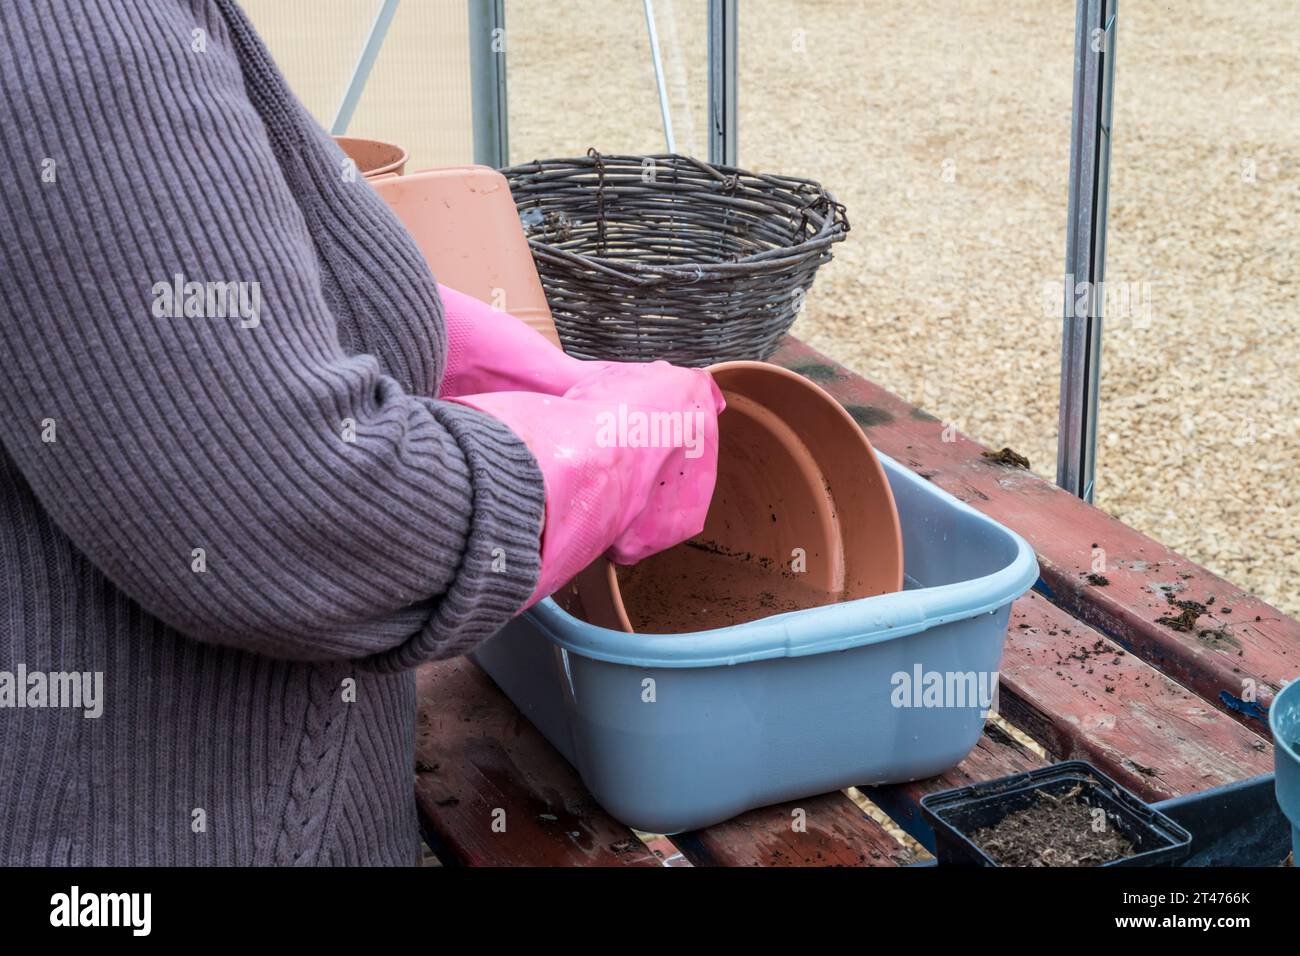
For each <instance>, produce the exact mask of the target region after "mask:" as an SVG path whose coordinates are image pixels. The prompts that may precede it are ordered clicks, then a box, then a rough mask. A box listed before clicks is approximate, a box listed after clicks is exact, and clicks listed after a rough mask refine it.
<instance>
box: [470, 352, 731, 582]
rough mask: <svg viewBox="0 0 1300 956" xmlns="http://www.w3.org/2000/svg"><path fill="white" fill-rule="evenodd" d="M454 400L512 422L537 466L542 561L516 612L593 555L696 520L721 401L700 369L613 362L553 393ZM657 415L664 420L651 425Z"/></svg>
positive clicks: (640, 548)
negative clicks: (542, 507)
mask: <svg viewBox="0 0 1300 956" xmlns="http://www.w3.org/2000/svg"><path fill="white" fill-rule="evenodd" d="M453 401H457V402H460V403H462V404H464V405H468V406H470V407H471V408H477V409H478V410H479V411H482V412H486V413H487V414H489V415H491V416H492V417H493V418H496V419H497V420H499V421H501V422H502V423H503V424H505V425H506V426H507V427H509V428H510V429H511V430H512V431H514V432H515V434H517V435H518V436H519V437H520V438H521V439H523V441H524V443H525V444H526V445H527V446H528V449H529V451H531V452H532V453H533V456H534V457H535V458H536V459H537V464H538V466H539V467H540V469H541V472H542V479H543V481H544V482H545V485H546V518H545V525H544V528H543V531H542V553H541V564H542V569H541V574H540V575H539V577H538V581H537V587H536V588H535V589H534V591H533V594H532V596H531V597H530V598H529V599H528V603H527V604H525V605H524V607H525V608H527V607H531V606H532V605H533V604H535V603H536V602H537V601H539V600H541V599H542V598H543V597H546V596H547V595H548V594H553V593H554V592H555V591H558V590H559V589H560V588H561V587H562V586H563V585H564V584H565V583H567V582H568V581H569V580H570V579H571V578H572V577H573V576H574V575H575V574H577V573H578V572H579V571H581V570H582V569H583V568H585V567H586V566H587V565H588V564H590V563H591V562H592V561H594V560H595V559H596V558H598V557H600V556H601V555H602V554H603V555H605V556H606V557H607V558H609V559H610V560H611V561H614V562H615V563H617V564H635V563H636V562H637V561H640V560H641V559H642V558H645V557H648V556H649V555H652V554H655V553H656V552H658V551H662V550H664V549H665V548H671V547H672V546H673V545H675V544H679V543H680V542H682V541H685V540H686V539H687V538H689V537H691V536H692V535H695V534H698V533H699V532H700V530H701V529H702V528H703V527H704V518H705V515H706V514H707V513H708V510H709V502H710V500H711V499H712V498H713V485H714V483H715V481H716V480H717V472H718V415H719V414H720V413H721V412H722V410H723V408H724V407H725V403H724V402H723V400H722V393H721V392H720V391H719V390H718V387H717V385H715V384H714V382H713V378H712V377H711V376H710V375H709V373H708V372H705V371H704V370H703V369H688V368H678V367H676V366H673V365H669V364H668V363H667V362H651V363H647V364H634V363H626V364H624V363H614V364H611V365H609V366H607V367H605V368H601V369H598V370H596V371H595V372H593V373H592V374H591V375H589V376H587V377H586V378H583V379H582V380H581V381H580V382H578V383H577V384H576V385H574V386H573V387H572V388H570V389H569V390H568V391H567V392H566V393H565V394H564V395H563V396H562V397H560V396H549V395H539V394H536V393H531V392H494V393H488V394H482V395H463V396H459V397H457V398H455V399H453ZM664 422H668V423H669V425H670V427H668V428H665V429H660V428H659V427H658V426H659V425H660V424H662V423H664ZM652 423H655V424H654V426H653V427H652ZM675 425H679V427H672V426H675ZM665 443H666V444H665ZM656 445H657V446H658V447H656Z"/></svg>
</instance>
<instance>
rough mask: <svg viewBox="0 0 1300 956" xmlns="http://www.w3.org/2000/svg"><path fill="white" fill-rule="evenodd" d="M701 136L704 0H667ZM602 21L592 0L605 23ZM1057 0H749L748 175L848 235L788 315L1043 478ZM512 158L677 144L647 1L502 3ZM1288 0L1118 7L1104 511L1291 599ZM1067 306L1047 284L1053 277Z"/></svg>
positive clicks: (675, 81)
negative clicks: (663, 97) (662, 97)
mask: <svg viewBox="0 0 1300 956" xmlns="http://www.w3.org/2000/svg"><path fill="white" fill-rule="evenodd" d="M656 8H657V11H658V17H657V23H658V26H659V31H660V38H661V42H662V43H663V45H664V55H665V66H666V71H667V75H668V80H669V85H670V89H671V91H672V100H673V115H674V123H675V126H676V130H677V134H678V141H679V149H680V150H681V151H683V152H691V151H693V152H695V153H697V154H699V155H703V154H704V153H705V151H706V147H705V139H704V137H703V129H704V125H703V124H704V120H705V95H706V94H705V90H706V81H705V73H704V69H703V64H704V33H703V25H704V23H705V16H704V10H705V7H704V3H703V2H702V0H658V2H657V3H656ZM593 10H599V14H594V13H593V12H592V11H593ZM1073 11H1074V4H1073V3H1072V2H1069V0H1025V2H1022V3H1020V4H1001V5H997V4H994V5H990V4H985V3H977V2H973V0H961V2H958V0H946V2H943V0H932V2H929V3H926V4H915V5H902V4H896V3H884V2H879V0H869V2H863V0H794V2H791V0H780V2H779V0H745V2H744V3H742V4H741V28H740V29H741V68H740V69H741V111H740V130H741V143H740V155H741V163H742V165H744V166H746V167H749V168H752V169H761V170H770V171H774V172H782V173H790V174H795V175H804V176H809V177H812V178H815V179H818V180H820V181H822V182H823V183H825V184H826V185H827V186H828V187H829V188H830V189H831V190H832V191H833V192H835V193H836V194H837V196H838V197H839V198H840V199H841V200H842V201H843V202H845V203H846V204H847V206H848V209H849V216H850V219H851V221H852V224H853V232H852V234H851V235H850V238H849V240H848V241H847V242H846V243H844V244H842V245H841V246H839V247H838V250H839V251H838V252H837V255H836V259H835V261H834V262H833V263H831V264H830V265H828V266H827V267H826V268H825V269H824V270H823V271H822V273H821V274H820V275H819V277H818V279H817V284H816V286H815V288H814V290H813V293H812V294H811V296H810V297H809V300H808V307H807V310H806V312H805V314H804V315H803V316H802V317H801V318H800V320H799V322H798V323H797V325H796V327H795V332H796V333H797V334H799V335H800V336H802V337H803V338H804V339H806V340H807V341H808V342H810V343H811V344H812V345H814V346H815V347H817V348H819V349H821V350H822V351H824V352H826V353H828V354H830V355H832V356H834V357H835V358H836V359H838V360H839V361H841V362H843V363H844V364H846V365H849V366H851V367H852V368H854V369H856V370H857V371H859V372H861V373H863V374H864V375H866V376H868V377H869V378H871V379H873V380H875V381H877V382H879V383H881V384H883V385H885V386H887V387H889V388H890V389H892V390H894V391H896V392H898V393H899V394H901V395H903V396H905V397H907V398H908V399H910V400H912V401H915V402H917V403H919V404H921V405H922V406H924V407H925V408H926V409H928V410H929V411H931V412H933V413H934V414H936V415H939V416H940V417H942V418H944V419H945V420H946V421H950V422H953V423H954V424H956V425H957V426H958V427H959V428H961V429H962V430H963V431H965V432H967V433H968V434H970V435H972V436H974V437H976V438H978V439H980V440H982V441H984V442H986V443H987V444H990V445H994V446H997V447H1001V446H1002V445H1010V446H1012V447H1013V448H1015V449H1017V450H1018V451H1020V452H1022V453H1023V454H1025V455H1027V456H1028V457H1029V459H1030V461H1031V462H1032V464H1033V468H1034V471H1036V472H1037V473H1039V474H1041V475H1043V476H1045V477H1048V478H1051V477H1052V476H1053V475H1054V472H1055V444H1056V408H1057V389H1058V369H1059V365H1058V363H1059V355H1060V352H1059V349H1060V319H1059V318H1058V317H1057V315H1056V314H1055V311H1054V306H1055V303H1053V308H1052V309H1051V310H1049V309H1048V308H1047V307H1045V299H1046V298H1047V295H1046V293H1045V287H1048V286H1049V284H1050V283H1052V282H1056V283H1058V285H1057V288H1058V289H1059V282H1060V270H1061V267H1062V262H1063V259H1064V251H1065V249H1064V226H1065V215H1066V180H1067V171H1068V158H1067V149H1068V140H1069V120H1070V84H1071V64H1072V51H1073V31H1074V22H1073ZM507 24H508V29H509V37H510V47H509V52H510V60H509V64H510V77H509V80H510V96H511V117H510V135H511V156H512V159H513V160H515V161H520V160H524V159H529V158H534V157H546V156H561V155H564V156H568V155H580V154H581V153H582V152H583V151H585V150H586V148H587V147H588V146H589V145H596V146H598V147H599V148H600V149H602V150H603V151H606V152H657V151H660V150H662V148H663V138H662V133H661V126H660V120H659V112H658V103H657V99H656V93H655V87H654V76H653V72H652V70H651V66H650V58H649V48H648V44H647V42H646V33H645V22H644V19H643V15H642V10H641V4H639V3H633V2H630V0H628V2H624V3H619V4H613V3H604V4H602V5H600V6H598V7H597V6H596V5H588V4H583V5H579V4H573V5H561V4H558V3H538V2H535V0H530V2H527V3H524V2H519V0H512V2H510V3H509V5H508V10H507ZM1296 27H1297V11H1296V9H1295V7H1294V6H1293V4H1292V3H1290V2H1289V0H1249V2H1248V0H1243V2H1239V3H1235V4H1231V5H1222V4H1216V3H1212V2H1209V0H1180V2H1178V3H1172V2H1153V0H1126V2H1125V3H1124V4H1123V7H1122V10H1121V16H1120V32H1119V48H1118V57H1117V61H1116V62H1117V71H1118V73H1117V84H1116V93H1115V110H1116V114H1115V122H1114V130H1115V140H1114V151H1113V154H1112V178H1111V219H1110V230H1109V238H1108V251H1107V259H1108V261H1107V279H1108V282H1109V283H1110V284H1111V290H1110V291H1111V292H1112V293H1115V292H1117V291H1118V292H1119V293H1121V294H1122V293H1127V294H1129V295H1130V296H1131V297H1132V299H1131V302H1132V303H1133V304H1132V305H1131V306H1130V307H1129V308H1127V309H1124V310H1122V313H1123V314H1121V310H1118V309H1116V310H1112V312H1111V316H1112V317H1111V318H1110V319H1108V323H1107V326H1106V331H1105V344H1104V357H1103V386H1102V387H1103V391H1102V408H1101V419H1100V422H1101V424H1100V431H1101V439H1100V452H1099V460H1100V465H1099V471H1098V481H1097V504H1098V505H1099V506H1100V507H1102V508H1104V509H1106V510H1107V511H1109V512H1111V513H1112V514H1114V515H1116V516H1117V517H1119V518H1121V519H1122V520H1124V521H1126V522H1128V523H1129V524H1132V525H1134V526H1136V527H1138V528H1141V529H1142V530H1143V531H1146V532H1147V533H1148V534H1150V535H1152V536H1153V537H1155V538H1157V539H1159V540H1161V541H1163V542H1165V543H1166V544H1168V545H1170V546H1172V547H1174V548H1176V549H1178V550H1179V551H1181V552H1183V553H1184V554H1186V555H1188V556H1189V557H1191V558H1193V559H1195V560H1197V561H1199V562H1201V563H1203V564H1205V565H1207V566H1209V567H1211V568H1213V569H1214V570H1216V571H1218V572H1220V573H1221V574H1224V575H1225V576H1227V577H1228V578H1230V579H1231V580H1233V581H1234V582H1236V583H1238V584H1240V585H1242V586H1244V587H1247V588H1249V589H1251V590H1253V591H1255V592H1256V593H1258V594H1260V595H1261V596H1263V597H1265V598H1266V599H1268V600H1270V601H1272V602H1274V603H1275V604H1277V605H1278V606H1280V607H1282V608H1283V609H1284V610H1287V611H1288V612H1290V613H1292V614H1300V597H1298V596H1297V588H1296V587H1295V585H1294V581H1295V580H1297V579H1300V509H1298V508H1297V492H1296V484H1295V482H1293V481H1289V480H1287V479H1289V478H1291V477H1292V476H1293V475H1294V473H1295V471H1296V465H1297V458H1298V457H1300V456H1298V453H1297V446H1298V444H1300V443H1298V442H1297V435H1296V425H1297V422H1298V421H1300V349H1297V348H1296V345H1295V337H1296V333H1297V331H1300V329H1297V326H1298V325H1300V318H1298V317H1297V302H1296V297H1297V284H1296V276H1297V273H1298V272H1300V268H1298V267H1300V236H1298V235H1297V230H1298V227H1297V218H1296V210H1297V208H1298V207H1300V166H1298V164H1297V158H1298V157H1300V121H1298V120H1297V119H1296V117H1297V116H1300V76H1298V75H1297V74H1296V72H1295V69H1294V64H1295V63H1296V62H1297V61H1298V60H1300V30H1297V29H1296ZM1057 295H1058V298H1057V300H1056V301H1059V292H1058V293H1057Z"/></svg>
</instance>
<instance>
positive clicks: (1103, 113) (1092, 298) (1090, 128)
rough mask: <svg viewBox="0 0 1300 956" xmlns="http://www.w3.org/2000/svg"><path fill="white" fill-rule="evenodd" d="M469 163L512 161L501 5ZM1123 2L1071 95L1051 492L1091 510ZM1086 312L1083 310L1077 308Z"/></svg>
mask: <svg viewBox="0 0 1300 956" xmlns="http://www.w3.org/2000/svg"><path fill="white" fill-rule="evenodd" d="M398 2H399V0H381V2H380V5H379V9H378V12H377V14H376V17H375V20H374V23H373V25H372V26H371V29H370V33H369V35H368V36H367V38H366V42H365V45H364V47H363V49H362V53H361V56H360V58H359V59H358V62H357V65H356V68H355V69H354V70H353V73H352V77H351V79H350V80H349V82H348V85H347V89H346V91H345V93H344V96H343V100H342V102H341V103H340V105H339V109H338V113H337V114H336V116H335V120H334V123H333V125H332V127H331V132H333V133H335V134H342V133H344V132H346V130H347V125H348V122H349V121H350V120H351V117H352V112H353V110H354V109H355V108H356V105H357V103H358V101H359V100H360V98H361V93H362V90H363V89H364V88H365V84H366V79H367V78H368V77H369V75H370V69H371V67H372V66H373V65H374V61H375V58H376V57H377V56H378V54H379V49H380V47H381V46H382V45H383V42H384V36H385V35H386V34H387V32H388V27H389V25H390V24H391V23H392V20H393V16H394V14H395V13H396V10H397V5H398ZM468 4H469V45H470V74H471V89H472V114H473V129H474V161H475V162H476V163H481V164H483V165H486V166H493V167H502V166H505V165H507V163H508V162H509V131H508V123H507V120H508V100H507V96H506V43H505V36H506V33H505V0H468ZM644 6H645V13H646V30H647V34H648V35H649V37H650V46H651V56H652V58H653V60H654V66H655V79H656V84H657V86H658V93H659V103H660V110H661V113H662V115H663V123H664V134H665V138H666V139H667V142H668V144H669V150H670V151H672V145H673V133H672V118H671V115H670V114H669V110H668V99H667V92H666V90H665V87H664V79H663V69H662V64H661V63H660V60H659V43H658V35H657V31H656V29H655V23H654V7H653V3H652V0H644ZM739 6H740V5H739V2H738V0H709V4H708V31H709V34H708V55H709V119H708V123H709V161H710V162H713V163H723V164H726V165H732V166H734V165H736V164H737V157H738V153H739V150H738V144H739V139H738V134H737V112H736V103H737V96H738V92H739V81H738V71H737V64H738V60H739V56H738V49H739V47H738V42H737V38H738V29H737V18H738V13H739ZM1117 15H1118V0H1077V8H1076V14H1075V35H1074V95H1073V103H1072V114H1071V115H1072V119H1071V131H1070V182H1069V187H1070V188H1069V196H1070V199H1069V209H1068V214H1067V229H1066V253H1065V275H1064V282H1063V283H1062V291H1063V295H1062V329H1061V385H1060V404H1059V421H1058V433H1057V451H1056V483H1057V484H1058V485H1060V486H1061V487H1062V488H1065V489H1066V490H1068V491H1069V492H1071V493H1072V494H1074V495H1077V496H1079V497H1081V498H1083V499H1084V500H1086V501H1091V500H1092V496H1093V488H1094V483H1095V480H1096V468H1097V411H1098V395H1099V390H1100V383H1101V333H1102V322H1103V318H1104V298H1105V297H1104V295H1103V294H1102V293H1101V290H1102V289H1103V288H1104V285H1103V283H1104V281H1105V280H1104V275H1105V260H1106V211H1107V198H1108V185H1109V177H1110V139H1111V115H1112V108H1111V107H1112V92H1113V88H1114V80H1115V39H1116V22H1117ZM1080 304H1082V306H1083V307H1082V308H1080Z"/></svg>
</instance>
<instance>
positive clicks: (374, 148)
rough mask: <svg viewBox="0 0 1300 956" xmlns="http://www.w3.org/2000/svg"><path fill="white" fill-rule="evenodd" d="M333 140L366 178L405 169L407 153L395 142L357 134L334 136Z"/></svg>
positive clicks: (397, 172)
mask: <svg viewBox="0 0 1300 956" xmlns="http://www.w3.org/2000/svg"><path fill="white" fill-rule="evenodd" d="M334 142H336V143H338V144H339V148H340V149H342V150H343V152H345V153H346V154H347V155H348V157H349V158H351V160H352V161H353V162H354V163H356V164H357V169H358V170H360V172H361V175H362V176H364V177H365V178H366V179H372V178H374V177H375V176H382V175H384V174H385V173H396V174H397V175H399V176H400V175H401V174H402V173H403V172H405V171H406V160H407V159H408V158H409V154H408V153H407V152H406V150H405V149H403V148H402V147H401V146H398V145H397V144H396V143H385V142H384V141H383V140H381V139H363V138H361V137H359V136H335V137H334Z"/></svg>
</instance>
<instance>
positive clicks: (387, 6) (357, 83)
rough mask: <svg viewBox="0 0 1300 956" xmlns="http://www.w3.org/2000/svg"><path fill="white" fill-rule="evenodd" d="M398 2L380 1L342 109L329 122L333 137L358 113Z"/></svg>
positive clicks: (342, 101)
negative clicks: (362, 96)
mask: <svg viewBox="0 0 1300 956" xmlns="http://www.w3.org/2000/svg"><path fill="white" fill-rule="evenodd" d="M399 2H401V0H382V2H381V3H380V4H379V10H378V12H376V13H375V19H374V22H373V23H371V24H370V33H369V34H367V35H366V42H365V45H364V46H362V47H361V56H359V57H358V58H357V65H356V66H355V67H353V69H352V77H351V79H349V80H348V85H347V89H345V90H344V91H343V99H342V100H341V101H340V102H339V108H338V109H337V110H335V112H334V122H333V123H331V124H330V133H331V134H332V135H334V136H342V135H343V134H344V133H346V132H347V131H348V125H349V124H350V123H351V122H352V114H353V113H355V112H356V109H357V104H358V103H360V102H361V94H362V92H363V91H364V90H365V88H366V81H367V80H369V79H370V70H371V68H372V67H373V66H374V65H375V60H376V59H378V57H379V50H380V48H381V47H382V46H383V45H384V38H385V37H387V36H388V28H389V27H390V26H392V23H393V17H394V16H396V14H397V4H398V3H399Z"/></svg>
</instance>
